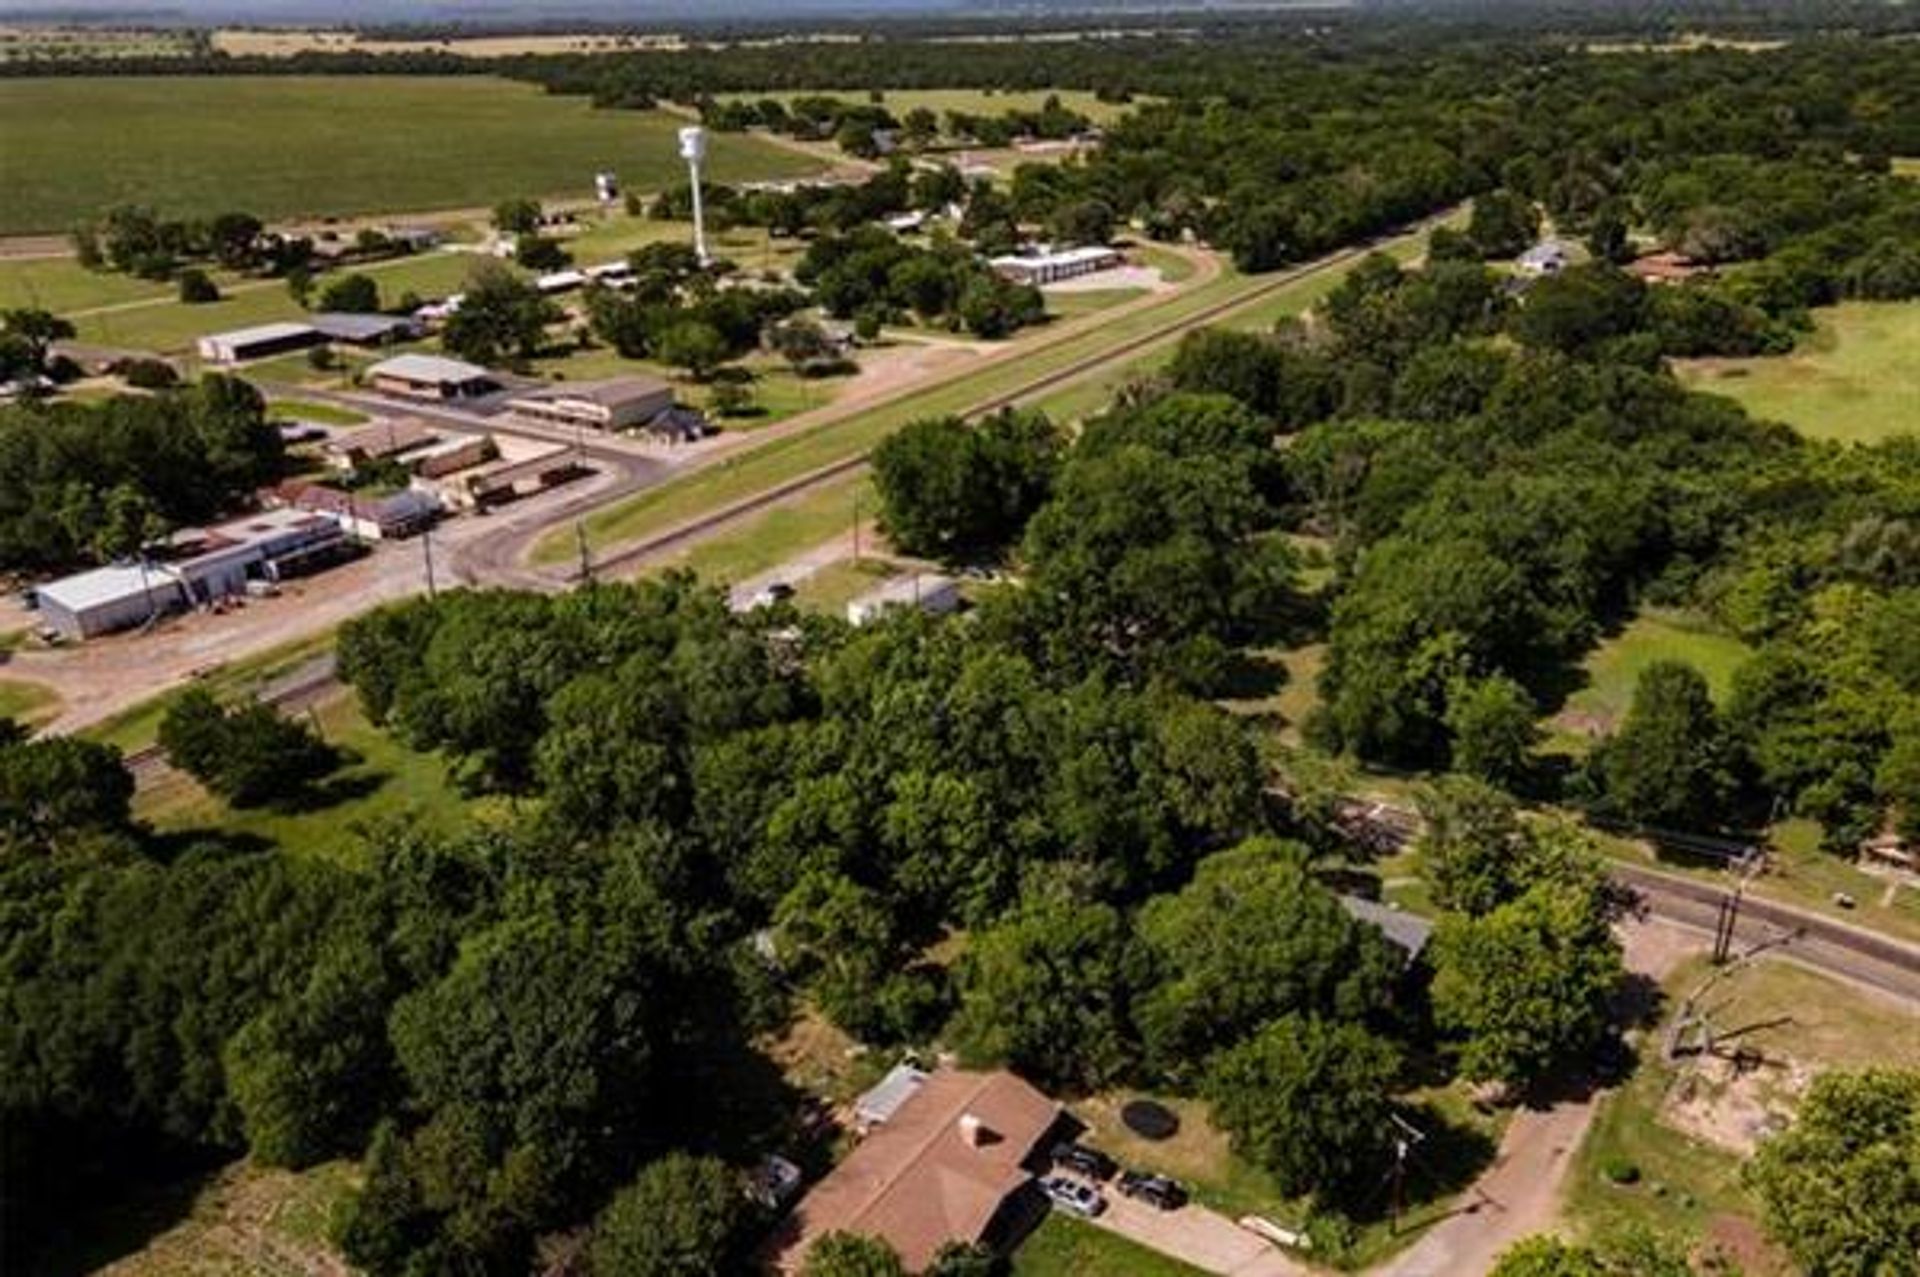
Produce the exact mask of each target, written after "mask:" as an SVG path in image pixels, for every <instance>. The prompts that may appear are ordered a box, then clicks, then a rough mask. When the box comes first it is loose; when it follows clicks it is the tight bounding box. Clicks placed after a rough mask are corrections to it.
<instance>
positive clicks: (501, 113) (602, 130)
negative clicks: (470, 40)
mask: <svg viewBox="0 0 1920 1277" xmlns="http://www.w3.org/2000/svg"><path fill="white" fill-rule="evenodd" d="M684 123H685V121H684V120H683V119H681V118H680V117H679V116H675V115H672V114H669V113H666V112H663V111H614V110H607V111H600V110H595V109H593V107H592V106H591V105H589V104H588V103H587V102H586V101H585V100H584V99H582V98H575V97H556V96H549V95H548V94H546V93H544V92H542V91H541V90H540V88H539V87H538V86H536V85H531V84H515V83H512V82H509V81H506V80H498V79H491V78H485V77H466V76H454V77H408V76H355V77H350V78H334V77H325V76H287V77H277V76H275V77H244V76H217V77H213V76H210V77H171V76H164V77H140V76H128V77H108V78H83V77H76V78H50V79H21V80H13V81H9V82H6V83H3V84H0V172H4V173H7V174H9V178H8V182H7V198H6V200H5V201H4V202H0V234H20V233H25V232H49V231H52V232H58V231H62V230H64V229H66V228H67V227H68V226H70V225H72V224H73V222H75V221H76V220H78V219H80V218H84V217H90V216H95V215H97V214H99V213H101V212H103V211H104V210H106V209H108V208H110V207H112V206H113V205H115V204H120V203H126V202H130V201H131V202H137V203H142V204H147V205H150V206H152V207H154V208H155V209H157V210H158V211H160V212H161V213H162V214H164V215H167V216H173V217H181V216H208V215H211V214H214V213H218V212H221V211H224V210H227V209H232V208H243V209H246V210H248V211H249V212H252V213H255V214H258V215H259V216H261V217H266V218H287V217H298V216H327V215H341V214H350V213H369V212H398V211H403V210H427V209H443V208H463V207H470V206H491V205H493V204H495V203H497V202H499V201H500V200H502V199H506V198H508V197H510V196H515V195H534V196H547V195H562V194H567V195H587V194H591V192H592V189H593V175H594V174H595V173H596V172H598V171H602V170H611V171H612V172H614V173H616V174H618V175H619V177H620V179H621V181H622V183H623V184H624V185H625V186H626V187H627V188H629V189H632V190H653V189H658V188H659V187H662V186H665V185H667V184H669V183H671V182H674V181H677V180H679V178H680V176H681V174H682V171H683V170H682V168H681V162H680V159H679V157H678V154H677V152H676V149H675V140H674V132H675V130H676V129H678V128H679V127H680V126H681V125H682V124H684ZM708 164H709V173H710V175H711V177H712V178H713V180H715V181H720V182H737V181H746V180H751V179H757V178H779V177H792V176H798V175H801V174H804V173H807V172H810V171H813V170H814V169H815V168H816V167H817V166H816V165H815V164H814V163H813V162H812V161H810V160H809V159H808V158H807V157H805V156H802V155H798V154H796V153H794V152H792V151H789V150H785V149H783V148H780V147H776V146H774V145H772V144H770V143H768V142H765V141H763V140H760V139H758V138H752V137H746V136H741V135H720V136H716V137H714V138H713V140H712V150H711V153H710V159H709V161H708Z"/></svg>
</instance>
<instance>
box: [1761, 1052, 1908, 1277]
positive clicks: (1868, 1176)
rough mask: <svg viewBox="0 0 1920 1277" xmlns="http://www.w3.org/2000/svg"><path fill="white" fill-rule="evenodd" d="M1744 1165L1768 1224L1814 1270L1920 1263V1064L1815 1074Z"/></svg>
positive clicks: (1852, 1272)
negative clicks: (1790, 1116)
mask: <svg viewBox="0 0 1920 1277" xmlns="http://www.w3.org/2000/svg"><path fill="white" fill-rule="evenodd" d="M1745 1174H1746V1178H1747V1182H1748V1183H1749V1184H1751V1185H1752V1186H1753V1189H1754V1191H1755V1192H1756V1193H1758V1194H1759V1196H1760V1200H1761V1202H1762V1203H1763V1204H1764V1207H1765V1212H1766V1224H1767V1231H1768V1232H1769V1233H1771V1234H1772V1235H1773V1238H1774V1240H1775V1241H1777V1242H1779V1243H1780V1245H1782V1246H1784V1247H1785V1248H1786V1249H1787V1251H1788V1253H1790V1254H1791V1255H1792V1256H1793V1257H1794V1259H1795V1260H1796V1261H1797V1262H1798V1263H1799V1264H1800V1266H1801V1268H1802V1269H1803V1270H1804V1271H1805V1272H1807V1273H1808V1274H1809V1275H1810V1277H1882V1275H1888V1277H1891V1275H1894V1274H1903V1273H1912V1272H1915V1271H1920V1073H1916V1072H1913V1071H1911V1070H1899V1069H1892V1068H1889V1069H1870V1070H1868V1071H1866V1072H1863V1073H1829V1074H1825V1075H1822V1076H1821V1077H1819V1078H1816V1079H1815V1080H1814V1083H1813V1087H1812V1088H1811V1089H1810V1090H1809V1091H1808V1092H1807V1095H1806V1098H1805V1099H1804V1100H1803V1101H1802V1102H1801V1105H1800V1110H1799V1112H1798V1113H1796V1114H1795V1115H1794V1120H1793V1125H1792V1126H1790V1127H1788V1128H1787V1130H1786V1131H1784V1132H1782V1133H1781V1134H1779V1135H1776V1136H1774V1137H1773V1138H1772V1139H1769V1140H1766V1141H1764V1142H1763V1143H1762V1144H1761V1145H1760V1149H1759V1151H1758V1152H1757V1153H1755V1155H1754V1157H1753V1160H1752V1161H1750V1162H1749V1163H1748V1164H1747V1167H1746V1171H1745Z"/></svg>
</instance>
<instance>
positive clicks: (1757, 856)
mask: <svg viewBox="0 0 1920 1277" xmlns="http://www.w3.org/2000/svg"><path fill="white" fill-rule="evenodd" d="M1763 863H1764V858H1763V857H1762V855H1761V853H1760V851H1759V849H1758V848H1754V849H1751V850H1749V851H1748V852H1747V854H1746V855H1744V856H1742V857H1741V858H1740V861H1739V864H1738V866H1737V868H1738V870H1739V874H1740V878H1739V880H1738V881H1737V882H1735V883H1734V885H1733V890H1732V891H1731V892H1729V893H1727V894H1726V895H1724V896H1722V897H1720V908H1719V911H1718V913H1717V914H1716V915H1715V917H1714V920H1713V965H1714V966H1716V967H1717V966H1720V965H1722V964H1723V963H1725V962H1726V961H1727V958H1728V956H1729V955H1730V954H1732V952H1733V938H1734V931H1735V929H1736V928H1737V927H1738V926H1739V925H1740V904H1741V902H1742V901H1743V900H1744V899H1745V898H1746V894H1747V884H1748V883H1750V882H1752V881H1753V879H1754V877H1755V876H1756V875H1757V874H1759V872H1760V869H1761V866H1762V864H1763Z"/></svg>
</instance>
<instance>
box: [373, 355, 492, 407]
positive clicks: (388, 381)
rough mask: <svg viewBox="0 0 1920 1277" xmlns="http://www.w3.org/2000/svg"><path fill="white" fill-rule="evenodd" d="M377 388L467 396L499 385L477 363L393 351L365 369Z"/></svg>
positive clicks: (422, 395)
mask: <svg viewBox="0 0 1920 1277" xmlns="http://www.w3.org/2000/svg"><path fill="white" fill-rule="evenodd" d="M367 380H368V382H369V383H371V384H372V385H373V387H374V389H376V390H380V391H384V392H386V393H387V394H391V395H404V396H406V397H407V398H409V399H468V398H473V397H476V396H479V395H485V394H491V393H492V392H493V391H495V390H498V389H499V388H500V383H499V382H498V381H497V380H496V379H495V378H494V375H493V374H492V373H490V372H488V371H487V370H486V369H485V368H482V367H480V366H479V365H478V364H470V363H467V362H466V361H465V360H461V359H448V358H445V357H444V356H441V355H395V356H394V357H393V358H392V359H383V360H381V361H380V362H379V363H377V364H375V365H374V366H373V367H371V368H369V369H367Z"/></svg>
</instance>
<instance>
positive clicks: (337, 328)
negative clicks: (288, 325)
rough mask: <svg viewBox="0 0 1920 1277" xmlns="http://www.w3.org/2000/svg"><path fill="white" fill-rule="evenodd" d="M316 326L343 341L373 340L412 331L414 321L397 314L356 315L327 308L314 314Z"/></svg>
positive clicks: (313, 322) (314, 324) (313, 320)
mask: <svg viewBox="0 0 1920 1277" xmlns="http://www.w3.org/2000/svg"><path fill="white" fill-rule="evenodd" d="M311 322H312V324H313V326H314V327H315V328H317V329H319V330H320V331H321V332H323V333H325V334H326V335H327V336H329V337H338V338H340V339H341V340H342V341H373V340H375V339H377V338H380V337H384V336H386V335H387V334H388V333H396V332H402V333H403V332H412V331H413V321H412V320H411V319H407V318H402V317H399V316H395V315H356V314H351V313H348V312H346V311H337V310H325V311H321V312H320V313H319V314H317V315H315V316H313V319H312V321H311Z"/></svg>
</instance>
